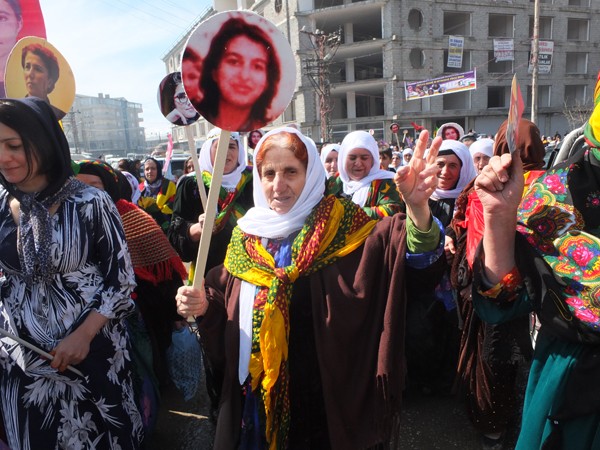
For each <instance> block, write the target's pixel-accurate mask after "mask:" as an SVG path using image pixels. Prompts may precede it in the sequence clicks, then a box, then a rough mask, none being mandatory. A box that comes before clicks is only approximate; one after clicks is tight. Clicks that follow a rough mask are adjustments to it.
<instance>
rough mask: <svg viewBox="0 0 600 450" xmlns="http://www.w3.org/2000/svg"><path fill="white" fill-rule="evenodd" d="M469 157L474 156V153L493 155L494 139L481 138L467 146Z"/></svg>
mask: <svg viewBox="0 0 600 450" xmlns="http://www.w3.org/2000/svg"><path fill="white" fill-rule="evenodd" d="M469 152H470V153H471V158H473V157H475V153H482V154H484V155H485V156H488V157H490V158H491V157H492V156H494V140H493V139H490V138H481V139H479V140H477V141H475V142H473V143H472V144H471V146H470V147H469Z"/></svg>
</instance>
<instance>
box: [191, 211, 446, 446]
mask: <svg viewBox="0 0 600 450" xmlns="http://www.w3.org/2000/svg"><path fill="white" fill-rule="evenodd" d="M405 237H406V232H405V228H404V215H401V214H398V215H395V216H393V217H387V218H385V219H384V220H382V221H380V222H379V223H378V224H377V225H376V227H375V228H374V230H373V232H372V234H371V235H370V236H369V237H368V238H367V240H366V241H365V243H364V244H363V245H362V246H361V247H359V248H358V249H357V250H355V251H354V252H353V253H351V254H350V255H348V256H346V257H344V258H342V259H340V260H338V261H337V262H336V263H334V264H331V265H329V266H327V267H325V268H324V269H322V270H320V271H318V272H316V273H314V274H311V275H309V276H307V277H301V278H300V279H298V280H297V281H296V283H295V284H294V292H293V294H292V299H291V306H290V322H291V324H290V345H289V367H290V404H291V420H292V422H291V427H290V435H289V444H290V447H293V446H294V445H297V444H300V443H299V442H297V439H302V440H304V441H306V442H308V443H309V446H310V436H306V434H307V433H308V434H310V432H311V430H313V429H314V426H315V425H314V421H315V420H317V421H318V419H315V417H319V415H318V412H319V411H313V410H312V409H316V410H319V409H320V408H323V412H324V414H323V415H322V416H325V417H326V419H327V420H326V424H324V423H323V424H320V425H321V428H325V433H326V434H327V433H328V435H329V439H328V440H329V443H330V445H331V447H332V448H335V449H344V450H351V449H364V448H368V447H370V446H373V445H376V444H378V443H386V442H389V439H390V437H391V436H390V434H391V432H392V430H391V425H392V423H393V421H394V419H397V418H398V414H399V411H400V404H401V399H402V390H403V387H404V371H405V367H404V362H403V355H404V320H405V306H406V288H407V286H406V283H405V281H408V285H409V287H410V286H411V285H412V286H414V287H422V286H423V285H424V284H430V283H431V284H432V285H435V283H436V282H437V281H439V276H440V275H441V271H440V264H439V262H440V261H439V260H438V262H437V263H435V264H434V265H433V266H430V267H429V268H428V269H425V270H415V269H411V268H406V267H405V258H404V254H405V251H406V250H405V248H406V243H405V241H406V239H405ZM441 269H442V270H443V265H441ZM405 271H406V273H405ZM205 285H206V288H207V291H208V299H209V303H210V306H209V309H208V311H207V313H206V315H205V316H204V317H203V318H202V319H201V320H200V323H199V326H200V332H201V336H202V342H203V345H204V348H205V351H206V354H207V356H208V358H209V359H210V362H211V364H212V365H214V366H215V367H217V368H220V369H222V370H223V373H224V374H225V379H224V382H223V390H222V397H221V405H220V410H219V418H218V423H217V430H216V436H215V448H216V449H233V448H236V447H237V445H238V440H239V437H240V423H241V415H242V401H240V399H241V390H240V385H239V381H238V358H239V309H238V301H239V293H240V287H241V280H239V279H237V278H234V277H232V276H231V275H230V274H229V273H228V272H227V271H226V270H225V268H224V267H223V266H218V267H215V268H214V269H213V270H212V271H210V272H209V274H208V275H207V278H206V283H205ZM310 330H312V333H311V332H310ZM311 334H312V335H311ZM311 367H312V369H313V370H312V371H311ZM307 377H311V378H312V380H313V381H312V383H313V387H312V388H309V389H313V388H314V381H315V380H316V381H317V383H318V384H319V386H318V389H317V392H318V396H317V397H322V398H320V399H319V400H320V402H317V404H316V405H315V404H314V403H311V404H310V405H309V406H306V405H300V403H306V402H303V400H304V398H303V397H302V394H301V393H302V387H298V386H297V385H300V384H303V385H309V386H310V385H311V382H310V381H306V378H307ZM305 387H306V386H305ZM313 391H314V389H313ZM313 393H314V392H313ZM318 403H321V404H320V405H319V404H318ZM300 416H302V417H300ZM311 421H312V422H313V424H312V425H307V424H306V422H311ZM323 422H324V420H323ZM317 425H319V424H317ZM307 430H308V431H307ZM313 446H314V445H313Z"/></svg>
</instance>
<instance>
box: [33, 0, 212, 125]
mask: <svg viewBox="0 0 600 450" xmlns="http://www.w3.org/2000/svg"><path fill="white" fill-rule="evenodd" d="M40 4H41V7H42V11H43V13H44V20H45V23H46V34H47V39H48V41H49V42H50V43H51V44H52V45H54V47H56V49H57V50H58V51H59V52H60V53H62V55H63V56H64V57H65V58H66V60H67V61H68V62H69V64H70V66H71V69H72V70H73V74H74V75H75V83H76V91H77V93H78V94H82V95H90V96H97V95H98V93H103V94H109V95H110V96H111V97H125V98H126V99H127V100H128V101H130V102H135V103H141V104H142V106H143V110H144V112H143V114H142V117H143V119H144V121H143V123H142V125H143V126H144V128H145V129H146V135H147V136H151V135H152V133H154V134H156V133H158V132H161V134H162V135H163V136H164V133H165V132H166V131H168V130H170V126H169V125H170V124H169V122H168V121H167V119H165V118H164V117H163V115H162V114H161V112H160V110H159V108H158V103H157V101H156V93H157V90H158V84H159V83H160V81H161V80H162V78H163V77H164V76H165V75H166V69H165V65H164V63H163V61H162V60H161V58H162V56H164V55H165V53H167V51H168V50H169V49H170V48H171V47H172V45H173V44H174V43H175V42H176V41H177V40H178V39H179V38H180V37H181V36H182V35H183V34H184V33H185V32H186V31H187V29H188V28H189V27H190V26H191V25H192V24H193V23H194V21H195V20H196V19H197V18H198V16H200V15H201V14H202V13H203V12H204V11H205V10H206V9H207V8H208V7H209V6H211V5H212V1H211V0H177V1H176V0H40Z"/></svg>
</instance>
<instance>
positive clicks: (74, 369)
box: [0, 328, 85, 378]
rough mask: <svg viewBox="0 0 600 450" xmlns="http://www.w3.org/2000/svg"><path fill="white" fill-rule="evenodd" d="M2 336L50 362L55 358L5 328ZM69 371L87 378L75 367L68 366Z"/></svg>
mask: <svg viewBox="0 0 600 450" xmlns="http://www.w3.org/2000/svg"><path fill="white" fill-rule="evenodd" d="M0 335H2V336H5V337H7V338H9V339H12V340H13V341H15V342H17V343H19V344H21V345H22V346H23V347H27V348H28V349H29V350H33V351H34V352H36V353H37V354H38V355H40V356H43V357H44V358H46V359H48V360H49V361H52V360H53V359H54V356H52V355H51V354H50V353H48V352H45V351H44V350H42V349H41V348H39V347H36V346H35V345H33V344H30V343H29V342H27V341H26V340H24V339H21V338H20V337H19V336H15V335H14V334H12V333H9V332H8V331H6V330H5V329H4V328H0ZM67 369H68V370H70V371H71V372H73V373H74V374H75V375H79V376H80V377H83V378H85V376H84V375H83V374H82V373H81V371H79V370H77V369H76V368H75V367H73V366H71V365H68V366H67Z"/></svg>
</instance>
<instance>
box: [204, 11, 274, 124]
mask: <svg viewBox="0 0 600 450" xmlns="http://www.w3.org/2000/svg"><path fill="white" fill-rule="evenodd" d="M280 78H281V67H280V62H279V57H278V56H277V53H276V50H275V47H274V45H273V42H272V41H271V39H270V38H269V36H268V35H267V34H266V33H265V32H264V31H263V30H262V29H261V28H259V27H258V26H256V25H252V24H249V23H247V22H246V21H245V20H244V19H242V18H236V17H233V18H231V19H229V20H227V21H226V22H225V23H224V24H223V25H222V26H221V28H220V29H219V32H218V33H217V34H216V35H215V36H214V38H213V40H212V42H211V45H210V49H209V51H208V54H207V55H206V58H205V59H204V64H203V68H202V79H201V81H200V86H201V88H202V89H201V90H202V92H203V94H204V98H203V99H202V101H201V102H200V103H198V104H195V105H194V106H195V107H196V109H197V110H198V111H199V112H200V114H201V115H202V116H204V117H205V118H206V119H207V120H208V121H209V122H210V123H212V124H214V125H215V126H217V127H220V128H222V129H225V130H230V131H251V130H254V129H256V128H260V127H261V126H263V125H264V124H266V123H268V122H269V121H271V120H272V119H273V118H272V117H270V116H269V108H270V107H271V103H272V101H273V99H274V98H275V95H276V94H277V91H278V89H279V81H280Z"/></svg>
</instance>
